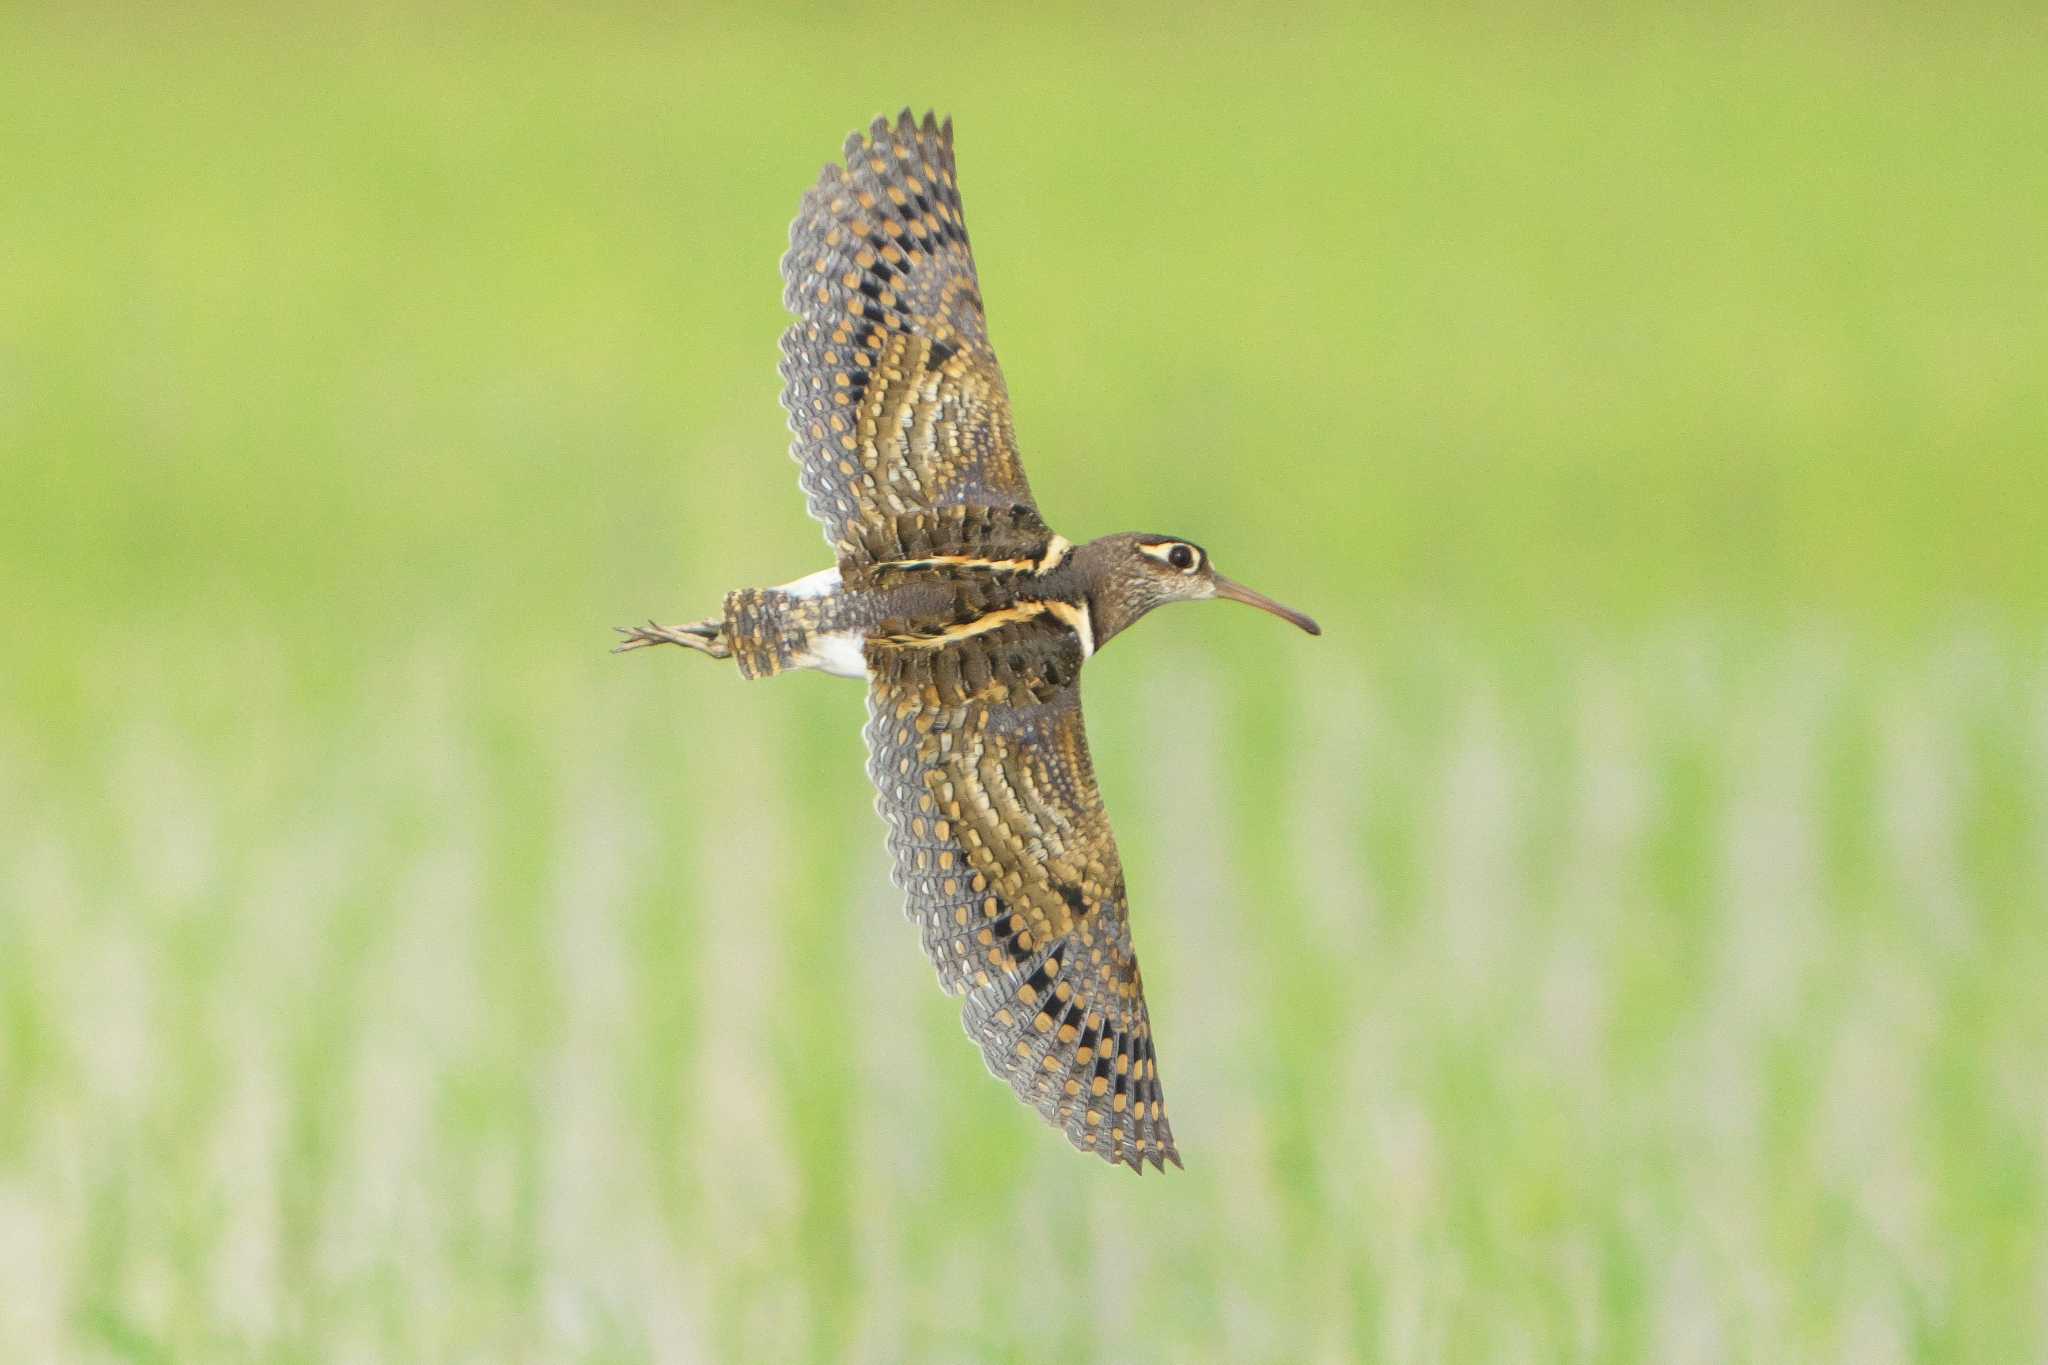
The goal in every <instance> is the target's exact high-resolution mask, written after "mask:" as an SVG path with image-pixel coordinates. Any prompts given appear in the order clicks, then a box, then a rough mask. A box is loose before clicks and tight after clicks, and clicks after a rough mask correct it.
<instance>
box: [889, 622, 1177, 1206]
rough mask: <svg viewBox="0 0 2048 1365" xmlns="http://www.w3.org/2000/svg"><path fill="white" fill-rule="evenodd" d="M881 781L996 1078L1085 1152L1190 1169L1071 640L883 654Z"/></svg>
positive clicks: (1003, 634) (1026, 638) (928, 935)
mask: <svg viewBox="0 0 2048 1365" xmlns="http://www.w3.org/2000/svg"><path fill="white" fill-rule="evenodd" d="M868 662H869V673H870V676H871V680H872V681H871V688H870V691H869V694H868V726H867V741H868V753H869V763H868V772H869V775H870V776H871V777H872V778H873V779H874V783H875V786H876V788H877V790H878V791H879V793H880V797H879V800H878V802H877V804H878V806H879V808H880V809H881V811H882V814H883V816H884V817H885V818H886V819H887V820H888V822H889V830H890V833H889V847H890V850H891V852H892V853H893V854H894V856H895V878H896V881H897V884H898V885H899V886H901V887H902V889H903V890H904V892H905V893H906V895H907V897H908V902H909V903H908V911H907V913H908V914H909V916H910V918H911V919H913V920H915V921H917V922H918V924H919V925H920V927H921V928H922V931H923V935H924V946H925V951H926V952H927V953H928V954H929V955H930V956H931V959H932V962H933V965H935V966H936V967H937V968H938V971H939V980H940V982H941V984H942V985H943V986H944V987H945V989H946V991H947V992H948V993H949V994H953V995H964V996H966V1002H965V1005H964V1007H963V1009H962V1020H963V1022H964V1023H965V1025H966V1028H967V1032H968V1034H969V1036H970V1037H972V1038H974V1039H975V1040H976V1041H977V1042H978V1043H980V1045H981V1050H982V1056H983V1058H984V1059H985V1060H986V1061H987V1062H988V1066H989V1069H990V1070H991V1071H993V1072H995V1074H996V1075H997V1076H999V1077H1001V1078H1003V1079H1004V1080H1006V1081H1008V1082H1009V1083H1010V1086H1011V1088H1012V1089H1013V1090H1015V1091H1016V1092H1017V1096H1018V1098H1019V1099H1021V1100H1023V1101H1024V1102H1025V1103H1026V1104H1029V1105H1031V1106H1032V1107H1033V1108H1035V1109H1037V1110H1038V1112H1039V1113H1040V1114H1042V1115H1043V1116H1044V1117H1045V1119H1046V1121H1047V1122H1049V1123H1051V1124H1052V1125H1053V1126H1054V1127H1056V1128H1059V1129H1060V1130H1062V1131H1063V1132H1065V1133H1066V1135H1067V1138H1068V1140H1069V1141H1071V1142H1072V1143H1073V1144H1074V1145H1075V1146H1076V1147H1079V1148H1080V1149H1082V1150H1083V1151H1089V1152H1094V1153H1096V1154H1097V1155H1098V1156H1101V1157H1102V1158H1104V1159H1105V1160H1107V1161H1110V1162H1112V1163H1121V1164H1124V1165H1127V1166H1129V1167H1131V1168H1132V1169H1133V1170H1142V1169H1143V1164H1144V1163H1145V1162H1147V1161H1149V1162H1151V1163H1152V1164H1153V1165H1154V1166H1155V1167H1159V1168H1162V1169H1163V1168H1164V1165H1165V1163H1166V1162H1168V1161H1171V1162H1173V1163H1174V1165H1176V1166H1178V1165H1179V1164H1180V1156H1179V1154H1178V1152H1177V1151H1176V1150H1175V1148H1174V1145H1173V1130H1172V1128H1171V1127H1170V1126H1169V1124H1168V1122H1167V1116H1166V1103H1165V1101H1164V1100H1163V1099H1162V1098H1161V1095H1160V1088H1159V1071H1158V1067H1157V1065H1156V1062H1155V1060H1154V1057H1153V1051H1152V1026H1151V1021H1150V1019H1149V1018H1148V1016H1147V1014H1146V1010H1145V992H1144V985H1143V982H1142V980H1141V978H1140V976H1139V974H1138V962H1137V958H1136V956H1135V955H1134V954H1133V952H1132V949H1131V934H1130V920H1129V905H1128V902H1127V900H1126V896H1125V891H1124V876H1123V867H1122V864H1121V862H1120V861H1119V860H1118V857H1117V851H1116V840H1115V837H1114V836H1113V835H1112V834H1111V832H1110V827H1109V816H1108V813H1107V812H1106V811H1105V810H1104V809H1103V805H1102V795H1101V792H1100V790H1099V789H1098V788H1097V786H1096V782H1095V771H1094V767H1093V765H1092V764H1091V762H1090V760H1089V757H1088V740H1087V736H1086V734H1085V733H1084V732H1083V729H1082V724H1081V706H1080V694H1079V692H1078V690H1077V689H1076V687H1075V675H1076V673H1077V672H1078V670H1079V669H1080V666H1081V662H1082V654H1081V649H1080V645H1079V642H1078V640H1077V639H1076V637H1075V635H1074V633H1073V631H1072V630H1070V629H1065V628H1063V627H1062V626H1061V625H1060V624H1059V623H1058V622H1056V621H1054V620H1052V619H1051V618H1049V617H1046V616H1038V617H1035V618H1030V619H1025V620H1020V621H1017V622H1015V623H1012V624H1007V625H1004V626H1001V627H1000V628H998V629H995V630H991V631H988V632H987V633H985V634H983V635H979V636H977V637H975V638H974V640H973V641H972V642H971V643H962V644H955V645H949V646H946V647H944V648H922V647H916V646H901V645H891V644H888V643H885V642H881V641H876V642H872V643H870V644H869V646H868Z"/></svg>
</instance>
